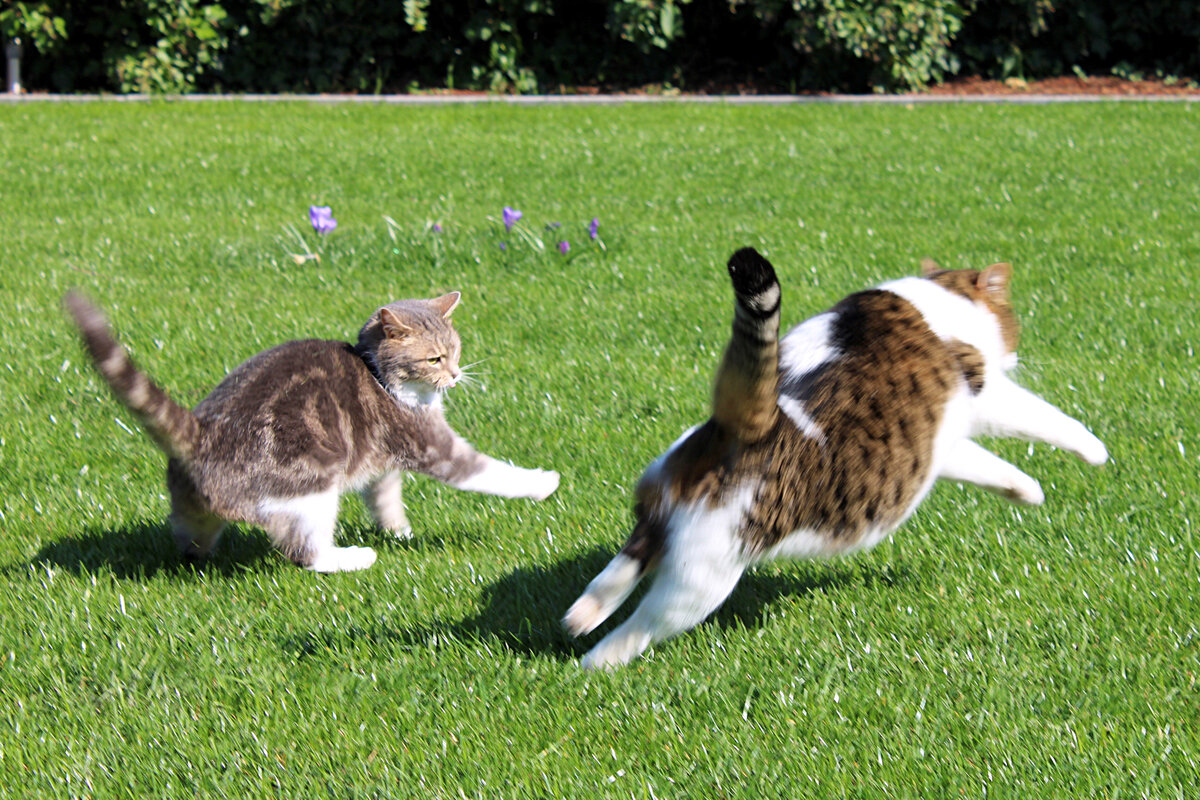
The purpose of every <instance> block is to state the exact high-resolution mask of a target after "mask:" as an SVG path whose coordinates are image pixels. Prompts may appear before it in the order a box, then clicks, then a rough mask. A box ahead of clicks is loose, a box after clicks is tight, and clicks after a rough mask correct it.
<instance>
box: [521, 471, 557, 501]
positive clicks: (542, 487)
mask: <svg viewBox="0 0 1200 800" xmlns="http://www.w3.org/2000/svg"><path fill="white" fill-rule="evenodd" d="M525 473H526V475H527V479H528V481H529V484H528V491H527V493H526V496H527V497H531V498H533V499H534V500H545V499H546V498H547V497H549V496H550V495H552V494H554V490H555V489H557V488H558V473H557V472H554V471H553V470H546V469H527V470H525Z"/></svg>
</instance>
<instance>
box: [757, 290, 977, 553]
mask: <svg viewBox="0 0 1200 800" xmlns="http://www.w3.org/2000/svg"><path fill="white" fill-rule="evenodd" d="M962 386H963V378H962V366H961V362H960V360H959V358H958V357H957V356H956V354H955V352H954V351H953V350H952V349H951V348H949V347H948V346H947V344H946V342H945V341H943V340H942V339H941V338H940V337H939V336H938V335H937V334H936V333H935V332H934V330H933V329H932V328H931V327H930V325H929V324H928V321H927V320H926V318H925V315H924V314H923V313H922V311H921V310H919V309H918V307H917V306H916V305H915V304H914V303H912V302H910V301H909V300H908V299H906V298H905V297H903V296H901V295H900V294H898V293H896V292H893V291H889V290H887V289H886V288H879V289H870V290H867V291H863V292H858V293H856V294H852V295H850V296H849V297H847V298H845V299H844V300H842V301H841V302H840V303H838V304H837V305H836V306H834V307H833V308H832V309H830V310H829V311H827V312H825V313H823V314H820V315H818V316H816V317H814V318H812V319H810V320H807V321H806V322H804V323H801V324H800V325H799V326H797V327H796V328H795V329H793V330H792V331H791V332H789V333H788V335H787V336H785V337H784V339H783V340H782V342H781V346H780V376H779V400H778V403H779V410H780V412H781V413H780V414H779V416H778V418H777V421H776V426H775V429H774V430H773V432H772V435H771V436H770V437H768V438H767V439H766V440H764V442H762V443H761V444H760V445H758V446H757V447H755V448H753V449H752V451H751V452H749V453H747V458H748V460H749V461H750V462H752V463H757V464H759V465H761V468H762V470H763V478H762V484H761V485H760V487H759V490H758V492H757V493H756V499H755V502H754V505H753V507H752V509H751V512H750V519H749V523H748V528H747V536H748V537H749V538H750V539H751V541H752V542H753V543H754V544H755V545H756V546H757V547H759V548H761V549H767V548H770V547H772V546H774V545H776V544H778V543H779V542H780V541H781V540H783V539H784V538H785V537H787V536H788V535H789V534H790V533H792V532H794V531H797V530H808V531H815V532H819V534H820V535H821V536H822V537H824V538H827V539H831V540H834V541H838V542H841V543H842V545H843V546H845V547H855V546H869V545H870V544H872V543H873V541H871V539H872V537H874V536H875V535H878V534H881V533H882V532H886V531H887V530H890V529H891V528H893V527H895V526H896V525H898V524H899V523H900V522H902V521H903V519H904V518H905V517H906V516H907V515H908V513H910V512H911V510H912V508H913V507H914V506H915V504H916V502H917V501H919V499H920V497H921V495H922V494H923V492H924V491H925V490H926V489H927V488H928V486H929V484H930V483H931V482H932V480H933V476H932V471H933V462H934V458H935V448H936V445H937V439H938V436H939V433H940V431H941V429H942V426H943V423H944V421H945V419H944V418H945V414H946V409H947V405H948V403H949V401H950V400H951V398H952V397H953V396H954V395H955V393H957V392H959V391H960V390H961V388H962Z"/></svg>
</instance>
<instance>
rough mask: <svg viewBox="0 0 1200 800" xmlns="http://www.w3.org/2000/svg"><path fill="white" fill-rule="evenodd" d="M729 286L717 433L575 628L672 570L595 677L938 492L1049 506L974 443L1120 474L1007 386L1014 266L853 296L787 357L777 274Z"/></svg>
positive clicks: (750, 261)
mask: <svg viewBox="0 0 1200 800" xmlns="http://www.w3.org/2000/svg"><path fill="white" fill-rule="evenodd" d="M729 274H730V276H731V277H732V279H733V288H734V292H735V294H736V298H737V303H736V311H735V315H734V320H733V334H732V338H731V340H730V342H729V345H728V347H727V349H726V351H725V355H724V360H723V362H722V364H721V367H720V369H719V371H718V373H717V377H716V381H715V388H714V392H713V414H712V417H711V418H710V419H709V420H708V421H707V422H705V423H704V424H703V425H699V426H697V427H695V428H692V429H691V430H690V431H688V432H687V433H685V434H684V435H683V436H682V437H680V438H679V440H678V441H676V442H675V444H673V445H672V446H671V447H670V448H669V449H668V450H667V452H666V453H664V454H663V455H662V456H660V457H659V458H658V459H657V460H655V461H654V462H653V463H652V464H651V465H650V466H649V467H648V468H647V469H646V472H645V474H643V476H642V478H641V481H640V482H639V483H638V486H637V492H636V507H635V509H634V511H635V515H636V518H637V519H636V523H635V525H634V528H633V532H632V534H631V535H630V537H629V540H628V541H627V542H626V544H625V546H624V548H623V549H622V550H621V552H620V553H619V554H618V555H617V556H616V557H615V558H614V559H613V560H612V561H611V562H610V563H609V564H608V566H607V567H605V568H604V570H603V571H601V572H600V574H599V575H597V576H596V578H595V579H594V580H592V582H591V584H589V586H588V587H587V590H586V591H585V592H584V594H583V595H582V596H581V597H580V598H579V599H578V600H576V601H575V603H574V604H573V605H572V606H571V608H570V609H569V610H568V611H567V613H566V616H565V618H564V623H565V625H566V627H567V629H568V630H569V631H570V632H571V633H573V634H574V635H577V636H578V635H582V634H586V633H588V632H589V631H591V630H593V629H594V628H595V627H596V626H598V625H599V624H600V623H601V622H603V621H604V620H605V619H607V618H608V616H609V615H610V614H612V612H613V611H615V610H616V608H617V607H618V606H619V605H620V604H621V603H622V602H623V601H624V600H625V599H626V597H628V595H629V593H630V591H631V590H632V589H633V587H634V585H635V584H636V583H637V582H638V581H639V580H640V579H641V578H642V577H643V576H644V575H645V574H646V573H647V572H648V571H650V570H652V569H656V570H657V576H656V579H655V582H654V585H653V586H652V587H651V588H650V590H649V591H648V592H647V594H646V596H645V598H644V599H643V600H642V602H641V604H640V605H639V606H638V607H637V609H636V610H635V611H634V612H633V614H632V615H631V616H630V617H629V619H628V620H626V621H625V622H624V623H623V624H622V625H620V626H618V627H617V628H616V629H614V630H613V631H612V632H611V633H610V634H609V635H608V636H606V637H605V638H604V639H602V640H601V641H600V642H599V643H598V644H597V645H596V646H595V647H593V648H592V650H591V651H590V652H588V653H587V655H586V656H584V658H583V661H582V663H583V666H585V667H591V668H595V667H611V666H615V665H620V664H625V663H627V662H629V661H630V660H632V659H633V658H636V657H637V656H638V655H639V654H640V653H642V652H643V651H644V650H645V649H646V648H647V647H648V646H650V645H651V644H653V643H654V642H657V641H661V640H663V639H666V638H668V637H670V636H674V635H675V634H678V633H680V632H682V631H685V630H687V629H689V628H691V627H692V626H694V625H696V624H697V623H699V622H700V621H701V620H703V619H704V618H705V617H707V616H708V615H709V614H711V613H712V612H713V611H714V610H716V608H717V607H718V606H720V605H721V603H722V602H724V600H725V598H726V597H728V596H729V593H730V592H731V591H732V590H733V588H734V586H735V585H736V584H737V582H738V580H739V579H740V578H741V575H742V573H743V572H744V571H745V570H746V568H747V567H749V566H750V565H752V564H754V563H755V562H758V561H763V560H766V559H771V558H775V557H779V556H797V557H811V556H826V555H833V554H838V553H848V552H852V551H855V550H865V549H867V548H870V547H873V546H875V545H876V544H878V543H879V542H880V541H881V540H882V539H883V538H884V537H885V536H887V534H888V533H890V532H891V531H892V530H894V529H895V528H896V527H897V526H899V525H900V524H901V523H902V522H904V520H905V519H907V518H908V516H909V515H910V514H912V512H913V511H914V510H915V509H916V507H917V505H918V504H919V503H920V502H921V500H922V499H923V498H924V497H925V495H926V494H928V493H929V490H930V488H931V487H932V485H933V482H934V480H935V479H936V478H945V479H948V480H954V481H966V482H969V483H974V484H978V485H979V486H982V487H983V488H985V489H989V490H992V491H994V492H997V493H999V494H1001V495H1003V496H1004V497H1007V498H1009V499H1010V500H1014V501H1017V502H1021V503H1029V504H1033V505H1036V504H1039V503H1041V502H1042V501H1043V499H1044V496H1043V494H1042V490H1041V488H1040V487H1039V486H1038V483H1037V481H1035V480H1034V479H1033V478H1031V477H1029V476H1028V475H1026V474H1025V473H1023V472H1021V471H1020V470H1019V469H1017V468H1016V467H1015V466H1013V465H1012V464H1009V463H1008V462H1006V461H1004V460H1002V459H1000V458H998V457H997V456H995V455H993V454H992V453H990V452H988V451H987V450H985V449H984V448H982V447H981V446H979V445H978V444H976V443H974V442H972V441H971V437H974V436H978V435H984V434H986V435H993V436H1017V437H1021V438H1025V439H1030V440H1034V441H1041V442H1048V443H1049V444H1052V445H1054V446H1056V447H1059V448H1062V449H1064V450H1067V451H1070V452H1072V453H1074V454H1076V455H1077V456H1079V457H1080V458H1082V459H1083V460H1084V461H1086V462H1087V463H1089V464H1102V463H1104V462H1105V461H1106V460H1107V458H1108V453H1107V451H1106V450H1105V448H1104V445H1103V444H1102V443H1101V442H1100V440H1099V439H1097V438H1096V437H1095V436H1093V435H1092V434H1091V433H1089V432H1088V430H1087V429H1086V428H1085V427H1084V426H1083V425H1082V424H1080V423H1079V422H1078V421H1076V420H1074V419H1072V418H1071V417H1068V416H1067V415H1066V414H1064V413H1062V412H1061V411H1059V410H1058V409H1057V408H1055V407H1054V406H1052V405H1050V404H1049V403H1047V402H1045V401H1044V400H1042V399H1040V398H1038V397H1037V396H1035V395H1033V394H1032V393H1030V392H1028V391H1027V390H1025V389H1022V388H1021V387H1019V386H1017V385H1016V384H1015V383H1013V382H1012V380H1010V379H1009V378H1008V377H1007V376H1006V375H1005V372H1006V371H1007V370H1010V369H1012V368H1013V367H1015V366H1016V363H1017V357H1016V353H1015V349H1016V345H1017V322H1016V319H1015V317H1014V316H1013V312H1012V308H1011V306H1010V305H1009V293H1008V283H1009V278H1010V268H1009V266H1008V265H1007V264H993V265H992V266H990V267H988V268H987V269H985V270H983V271H982V272H976V271H974V270H954V271H946V270H941V269H938V268H937V266H936V264H932V263H929V264H927V265H926V269H925V274H924V276H923V277H920V278H903V279H900V280H896V281H892V282H890V283H885V284H883V285H882V286H880V287H878V288H876V289H871V290H867V291H863V292H859V293H857V294H853V295H850V296H849V297H847V298H846V299H845V300H843V301H841V302H840V303H838V304H837V305H836V306H834V307H833V308H832V309H830V310H829V311H826V312H825V313H823V314H819V315H817V316H815V317H813V318H812V319H809V320H807V321H806V322H804V323H802V324H800V325H799V326H797V327H796V328H794V329H793V330H792V331H791V332H790V333H789V334H788V335H787V336H785V337H784V338H783V340H782V341H780V340H779V338H778V333H779V305H780V288H779V283H778V281H777V280H776V277H775V271H774V269H773V268H772V267H771V265H770V263H768V262H767V260H766V259H764V258H763V257H762V256H760V255H759V254H758V253H757V252H755V251H754V250H753V249H751V248H746V249H743V250H740V251H738V252H737V253H735V254H734V255H733V257H732V258H731V259H730V261H729Z"/></svg>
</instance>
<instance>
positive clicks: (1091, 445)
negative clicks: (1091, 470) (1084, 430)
mask: <svg viewBox="0 0 1200 800" xmlns="http://www.w3.org/2000/svg"><path fill="white" fill-rule="evenodd" d="M1074 452H1075V455H1077V456H1079V457H1080V458H1082V459H1083V460H1084V461H1086V462H1087V463H1088V464H1091V465H1092V466H1093V467H1098V466H1100V465H1101V464H1103V463H1104V462H1105V461H1108V448H1107V447H1105V446H1104V442H1102V441H1100V440H1099V439H1097V438H1096V437H1095V436H1093V435H1092V434H1091V433H1088V434H1087V439H1085V440H1083V442H1082V446H1080V447H1077V448H1076V449H1075V451H1074Z"/></svg>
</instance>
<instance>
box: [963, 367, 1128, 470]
mask: <svg viewBox="0 0 1200 800" xmlns="http://www.w3.org/2000/svg"><path fill="white" fill-rule="evenodd" d="M975 427H976V433H980V434H988V435H992V436H1015V437H1017V438H1019V439H1027V440H1030V441H1035V442H1045V443H1046V444H1049V445H1053V446H1054V447H1057V448H1059V449H1060V450H1066V451H1067V452H1068V453H1074V454H1075V455H1076V456H1078V457H1079V458H1081V459H1083V460H1084V461H1086V462H1087V463H1089V464H1091V465H1093V466H1099V465H1100V464H1103V463H1104V462H1105V461H1107V460H1108V450H1107V449H1106V448H1105V447H1104V443H1103V442H1101V441H1100V440H1099V439H1097V438H1096V437H1095V436H1094V435H1092V432H1091V431H1089V430H1088V429H1087V428H1086V427H1084V425H1083V423H1082V422H1080V421H1079V420H1077V419H1075V418H1074V417H1069V416H1067V415H1066V414H1064V413H1063V412H1062V411H1059V410H1058V409H1057V408H1055V407H1054V406H1052V405H1051V404H1050V403H1047V402H1046V401H1045V400H1043V399H1042V398H1040V397H1038V396H1037V395H1036V394H1034V393H1033V392H1031V391H1029V390H1028V389H1024V388H1022V387H1020V386H1018V385H1017V384H1015V383H1013V382H1012V381H1010V380H1008V379H1007V378H1002V379H1000V380H999V381H993V382H992V385H991V386H988V387H987V388H986V389H985V390H984V393H983V394H982V395H981V396H980V398H979V404H978V406H977V412H976V420H975Z"/></svg>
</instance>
